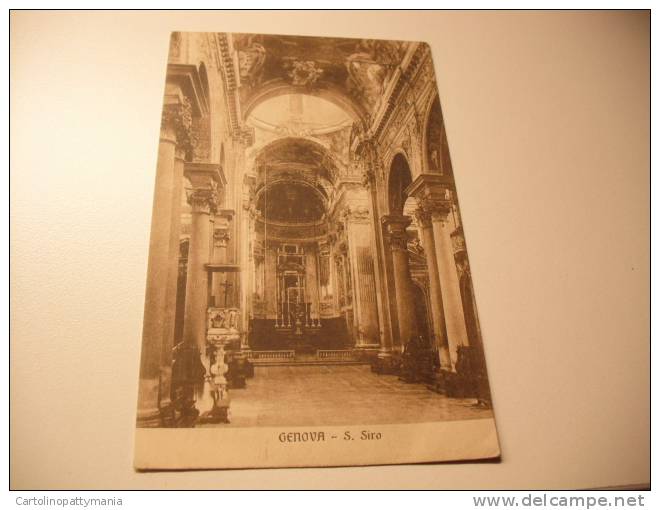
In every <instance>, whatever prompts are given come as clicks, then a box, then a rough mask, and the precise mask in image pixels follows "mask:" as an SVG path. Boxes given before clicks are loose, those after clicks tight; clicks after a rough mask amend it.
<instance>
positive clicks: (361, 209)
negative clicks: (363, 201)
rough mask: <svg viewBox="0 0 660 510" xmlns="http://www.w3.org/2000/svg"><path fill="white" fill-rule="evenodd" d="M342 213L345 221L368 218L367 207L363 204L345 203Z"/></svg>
mask: <svg viewBox="0 0 660 510" xmlns="http://www.w3.org/2000/svg"><path fill="white" fill-rule="evenodd" d="M342 215H343V218H344V219H345V220H346V221H366V220H368V219H369V208H368V207H366V206H364V205H347V206H346V207H345V208H344V210H343V212H342Z"/></svg>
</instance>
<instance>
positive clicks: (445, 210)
mask: <svg viewBox="0 0 660 510" xmlns="http://www.w3.org/2000/svg"><path fill="white" fill-rule="evenodd" d="M417 205H418V207H419V208H420V209H421V210H422V211H425V212H427V213H429V214H431V217H432V218H433V219H439V220H440V221H446V220H447V216H448V215H449V213H450V212H451V201H449V200H442V199H436V198H427V197H424V198H420V199H418V200H417Z"/></svg>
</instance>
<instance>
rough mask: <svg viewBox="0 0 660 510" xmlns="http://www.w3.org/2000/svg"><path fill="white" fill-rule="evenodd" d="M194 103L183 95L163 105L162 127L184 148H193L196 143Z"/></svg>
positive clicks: (186, 149) (184, 149) (185, 149)
mask: <svg viewBox="0 0 660 510" xmlns="http://www.w3.org/2000/svg"><path fill="white" fill-rule="evenodd" d="M192 118H193V116H192V104H191V102H190V100H189V99H188V98H187V97H185V96H182V97H181V98H176V100H175V101H168V100H167V98H166V102H165V104H164V105H163V114H162V116H161V121H160V128H161V131H163V132H165V133H168V132H169V133H171V135H173V136H174V139H175V141H176V144H177V145H178V146H179V147H180V148H181V149H182V150H183V151H189V150H192V147H193V145H194V144H195V140H194V136H193V131H192Z"/></svg>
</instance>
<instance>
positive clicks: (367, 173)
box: [362, 165, 376, 189]
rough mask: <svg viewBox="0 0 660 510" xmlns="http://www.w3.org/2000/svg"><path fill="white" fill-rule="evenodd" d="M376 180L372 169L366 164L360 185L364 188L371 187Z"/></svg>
mask: <svg viewBox="0 0 660 510" xmlns="http://www.w3.org/2000/svg"><path fill="white" fill-rule="evenodd" d="M375 182H376V173H375V172H374V171H373V169H372V168H371V167H370V166H369V165H367V166H366V168H365V169H364V171H363V172H362V185H363V186H364V187H365V188H367V189H368V188H371V187H372V186H373V185H374V183H375Z"/></svg>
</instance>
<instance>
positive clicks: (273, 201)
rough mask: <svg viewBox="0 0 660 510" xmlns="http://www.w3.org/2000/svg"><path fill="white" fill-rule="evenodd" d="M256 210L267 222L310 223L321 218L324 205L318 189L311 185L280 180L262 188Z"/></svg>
mask: <svg viewBox="0 0 660 510" xmlns="http://www.w3.org/2000/svg"><path fill="white" fill-rule="evenodd" d="M257 210H258V211H259V212H261V215H262V217H263V218H265V220H266V221H269V222H271V221H272V222H278V223H311V222H317V221H319V220H321V219H322V218H323V214H324V212H325V206H324V204H323V201H322V198H321V196H320V193H319V191H317V190H315V189H313V188H312V187H311V186H309V185H306V184H301V183H298V182H288V181H282V182H277V183H275V184H273V185H269V186H268V187H266V188H265V189H264V191H263V193H261V195H260V196H259V199H258V201H257Z"/></svg>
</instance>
